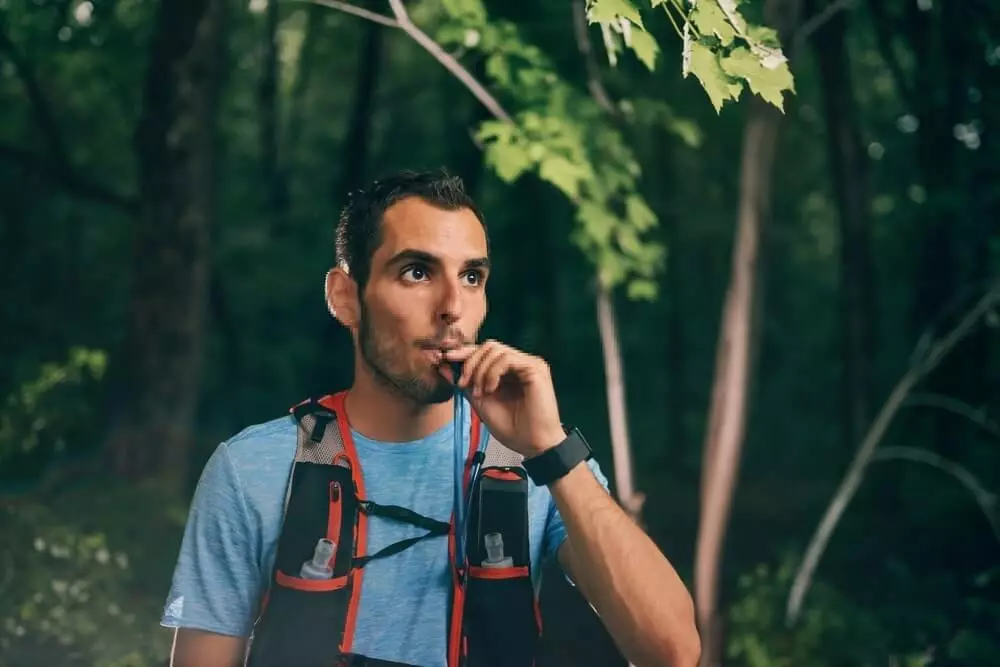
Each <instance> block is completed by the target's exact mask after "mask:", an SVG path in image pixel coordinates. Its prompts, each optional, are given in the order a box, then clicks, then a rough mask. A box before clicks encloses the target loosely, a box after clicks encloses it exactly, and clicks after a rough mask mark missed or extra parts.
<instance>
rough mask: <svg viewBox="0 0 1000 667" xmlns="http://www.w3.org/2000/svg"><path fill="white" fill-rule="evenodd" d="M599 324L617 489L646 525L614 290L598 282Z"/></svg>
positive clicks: (638, 520)
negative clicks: (634, 467)
mask: <svg viewBox="0 0 1000 667" xmlns="http://www.w3.org/2000/svg"><path fill="white" fill-rule="evenodd" d="M597 326H598V330H599V332H600V335H601V348H602V350H603V352H604V354H603V357H604V376H605V386H606V387H607V396H608V426H609V427H610V430H611V451H612V456H613V460H614V465H615V490H616V491H617V494H618V502H619V503H621V506H622V508H623V509H624V510H625V511H626V512H627V513H628V515H629V516H630V517H632V519H633V520H634V521H635V522H636V523H638V524H640V525H642V505H643V503H644V502H645V500H646V498H645V496H644V495H643V494H641V493H638V492H637V491H636V490H635V482H634V480H633V478H632V450H631V447H630V446H629V443H630V441H629V435H628V410H627V409H626V400H625V372H624V370H623V365H622V354H621V348H620V346H619V343H618V326H617V323H616V322H615V310H614V304H613V302H612V297H611V293H610V292H609V291H608V290H607V289H606V288H604V287H603V286H602V285H598V286H597Z"/></svg>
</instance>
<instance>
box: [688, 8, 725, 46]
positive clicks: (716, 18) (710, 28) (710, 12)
mask: <svg viewBox="0 0 1000 667" xmlns="http://www.w3.org/2000/svg"><path fill="white" fill-rule="evenodd" d="M689 18H690V20H691V22H692V23H694V26H695V28H697V29H698V34H700V35H701V36H702V37H708V36H710V35H712V36H715V37H718V38H719V41H720V42H722V45H723V46H729V45H730V44H732V43H733V39H735V38H736V30H735V29H734V28H733V26H732V24H730V23H729V21H728V20H727V19H726V15H725V14H724V13H723V12H722V9H720V8H719V4H718V2H716V1H715V0H703V1H702V2H699V3H698V4H697V5H696V6H695V8H694V10H692V12H691V14H690V17H689Z"/></svg>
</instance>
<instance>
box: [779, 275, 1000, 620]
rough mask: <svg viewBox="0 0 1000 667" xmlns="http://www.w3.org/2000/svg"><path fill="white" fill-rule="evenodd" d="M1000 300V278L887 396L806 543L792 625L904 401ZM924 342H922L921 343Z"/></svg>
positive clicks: (793, 594)
mask: <svg viewBox="0 0 1000 667" xmlns="http://www.w3.org/2000/svg"><path fill="white" fill-rule="evenodd" d="M998 303H1000V280H998V281H997V282H995V283H993V285H992V287H991V288H990V289H989V290H987V292H986V293H985V294H984V295H983V296H982V298H980V299H979V301H978V302H977V303H976V305H975V306H973V307H972V308H971V309H970V310H969V311H968V312H967V313H966V314H965V317H963V318H962V319H961V321H960V322H959V323H958V324H957V325H955V328H953V329H952V330H951V331H950V332H948V334H946V335H945V336H943V337H941V338H940V339H939V340H938V342H936V343H934V344H933V345H932V346H931V348H930V350H929V351H928V353H927V355H926V356H925V357H924V358H923V359H916V360H915V361H914V362H913V363H912V364H911V365H910V368H909V369H908V370H907V372H906V373H905V374H904V375H903V377H902V378H901V379H900V380H899V382H898V383H897V384H896V386H895V388H893V390H892V393H891V394H890V395H889V398H888V399H887V400H886V402H885V404H884V405H883V406H882V409H881V410H880V411H879V413H878V416H877V417H876V418H875V421H874V422H873V423H872V425H871V427H870V428H869V429H868V433H867V434H866V435H865V438H864V440H863V441H862V443H861V446H860V447H859V448H858V452H857V454H855V456H854V460H853V461H851V465H850V467H849V468H848V469H847V473H846V474H845V475H844V479H843V480H842V481H841V483H840V486H839V487H838V488H837V492H836V493H835V494H834V496H833V500H832V501H831V502H830V505H829V506H828V507H827V508H826V513H825V514H824V515H823V518H822V519H821V520H820V523H819V526H818V527H817V528H816V532H815V533H814V534H813V536H812V539H811V540H810V541H809V545H808V546H807V547H806V551H805V556H804V557H803V559H802V562H801V564H800V565H799V568H798V570H797V571H796V573H795V578H794V580H793V581H792V587H791V591H790V592H789V594H788V603H787V606H786V610H785V620H786V623H787V624H788V625H792V624H793V623H795V621H796V620H797V619H798V616H799V612H800V611H801V610H802V601H803V599H804V598H805V594H806V591H807V590H808V589H809V586H810V584H811V582H812V577H813V574H814V573H815V572H816V567H817V566H818V565H819V560H820V558H821V557H822V555H823V552H824V550H825V549H826V545H827V543H828V542H829V541H830V537H831V536H832V535H833V531H834V529H835V528H836V527H837V522H838V521H839V520H840V517H841V516H842V515H843V513H844V511H845V510H846V509H847V505H848V503H850V501H851V498H852V497H853V496H854V494H855V493H856V492H857V490H858V487H859V486H861V481H862V479H863V478H864V474H865V470H866V469H867V467H868V464H869V463H870V462H871V461H872V459H873V458H874V455H875V450H876V448H877V447H878V445H879V443H880V442H881V441H882V438H883V436H884V435H885V433H886V431H887V430H888V429H889V424H890V423H891V422H892V420H893V419H894V418H895V416H896V413H897V412H898V411H899V409H900V407H901V406H902V405H903V403H904V401H905V400H906V398H907V396H909V395H910V393H911V391H912V390H913V388H914V387H915V386H916V385H917V384H918V383H919V382H920V381H921V380H922V379H923V378H924V377H926V376H927V375H928V374H929V373H930V372H931V371H933V370H934V369H935V368H936V367H937V366H938V364H940V363H941V361H942V360H943V359H944V357H945V356H946V355H947V354H948V353H949V352H951V350H952V349H953V348H954V347H955V345H957V344H958V342H959V341H960V340H962V339H963V338H965V336H967V335H968V334H969V332H970V331H971V330H972V327H973V326H975V324H976V323H977V322H978V321H979V320H980V318H982V317H984V316H985V315H986V314H987V313H988V312H990V310H991V309H993V308H994V307H995V306H996V305H997V304H998ZM919 344H920V343H918V345H919Z"/></svg>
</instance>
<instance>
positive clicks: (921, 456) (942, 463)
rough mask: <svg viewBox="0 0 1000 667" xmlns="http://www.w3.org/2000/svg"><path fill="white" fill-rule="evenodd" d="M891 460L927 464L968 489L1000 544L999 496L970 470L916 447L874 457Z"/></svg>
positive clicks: (887, 451)
mask: <svg viewBox="0 0 1000 667" xmlns="http://www.w3.org/2000/svg"><path fill="white" fill-rule="evenodd" d="M891 459H896V460H901V461H914V462H916V463H926V464H927V465H929V466H933V467H935V468H937V469H938V470H942V471H944V472H946V473H948V474H949V475H951V476H953V477H954V478H955V479H957V480H958V481H959V483H960V484H961V485H962V486H964V487H965V488H966V489H968V491H969V493H971V494H972V497H973V498H975V500H976V504H978V505H979V508H980V509H981V510H982V511H983V514H985V515H986V521H987V522H989V524H990V529H992V530H993V537H995V538H996V540H997V542H1000V520H998V519H997V516H996V512H995V511H994V510H995V508H996V504H997V496H996V494H995V493H992V492H991V491H989V490H988V489H987V488H986V487H984V486H983V485H982V483H981V482H980V481H979V480H978V479H977V478H976V476H975V475H973V474H972V473H971V472H969V469H968V468H966V467H965V466H962V465H959V464H958V463H955V462H954V461H949V460H948V459H946V458H944V457H943V456H939V455H937V454H935V453H934V452H929V451H927V450H924V449H918V448H916V447H886V448H884V449H882V450H881V451H879V452H877V453H876V454H875V455H874V456H873V457H872V460H873V461H887V460H891Z"/></svg>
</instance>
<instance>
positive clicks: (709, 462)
mask: <svg viewBox="0 0 1000 667" xmlns="http://www.w3.org/2000/svg"><path fill="white" fill-rule="evenodd" d="M800 7H801V1H800V0H768V2H767V4H766V5H765V7H764V14H765V20H766V21H767V23H768V24H769V25H777V26H779V31H780V33H781V35H782V41H783V43H785V44H786V45H788V47H789V48H786V55H790V51H791V48H790V46H791V44H792V40H791V39H790V38H789V34H790V32H791V30H792V29H793V28H794V27H795V26H796V25H797V23H798V14H799V9H800ZM747 113H748V116H747V122H746V126H745V128H744V131H743V149H742V158H741V165H740V198H739V214H738V218H737V228H736V242H735V245H734V248H733V262H732V270H731V271H732V272H731V275H730V279H729V280H730V282H729V287H728V289H727V291H726V297H725V303H724V305H723V310H722V319H721V330H720V332H719V342H718V347H717V350H716V365H715V379H714V381H713V388H712V403H711V407H710V411H709V418H708V431H707V433H706V440H705V446H704V456H703V459H702V461H703V463H702V479H701V481H702V490H701V505H702V507H701V513H700V517H699V524H698V542H697V547H696V553H695V607H696V611H697V617H698V625H699V629H700V632H701V635H702V647H703V649H702V655H701V665H702V667H717V666H718V665H720V664H721V660H722V652H723V651H722V648H723V638H722V630H721V620H720V615H719V613H718V605H719V597H720V594H719V588H720V578H721V569H722V567H721V566H722V552H723V542H724V539H725V533H726V527H727V524H728V522H729V512H730V507H731V504H732V499H733V493H734V490H735V488H736V481H737V471H738V468H739V461H740V455H741V452H740V450H741V449H742V446H743V437H744V433H745V430H746V408H747V388H748V386H749V381H750V378H749V374H750V367H751V363H752V359H751V357H752V356H753V355H752V347H751V343H752V341H753V339H754V336H753V333H752V332H751V328H752V326H753V325H754V323H755V321H756V317H755V316H754V313H753V312H752V311H753V306H754V304H755V300H756V297H755V294H754V292H755V289H756V283H757V279H758V276H757V261H758V248H759V245H760V237H761V227H762V225H763V224H764V223H765V222H766V220H767V218H768V216H769V214H770V206H771V196H772V192H771V190H772V181H771V179H772V176H773V170H774V159H775V153H776V150H777V144H778V135H779V129H780V126H781V122H782V118H783V115H782V114H781V113H780V112H779V111H778V110H776V109H774V108H773V107H771V106H769V105H767V104H765V103H764V102H762V101H761V100H759V99H757V98H756V97H754V98H751V99H750V100H749V103H748V110H747Z"/></svg>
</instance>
